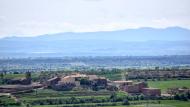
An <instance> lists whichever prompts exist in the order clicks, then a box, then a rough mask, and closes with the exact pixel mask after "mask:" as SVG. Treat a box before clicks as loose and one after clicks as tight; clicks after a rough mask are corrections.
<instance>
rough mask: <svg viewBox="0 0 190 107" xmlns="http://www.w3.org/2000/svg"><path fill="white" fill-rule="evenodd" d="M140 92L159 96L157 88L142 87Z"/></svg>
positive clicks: (159, 91)
mask: <svg viewBox="0 0 190 107" xmlns="http://www.w3.org/2000/svg"><path fill="white" fill-rule="evenodd" d="M142 93H143V94H144V95H146V96H161V90H160V89H159V88H143V89H142Z"/></svg>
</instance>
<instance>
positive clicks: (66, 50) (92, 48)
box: [0, 27, 190, 58]
mask: <svg viewBox="0 0 190 107" xmlns="http://www.w3.org/2000/svg"><path fill="white" fill-rule="evenodd" d="M159 55H190V30H188V29H184V28H180V27H169V28H165V29H154V28H139V29H127V30H120V31H101V32H86V33H58V34H51V35H48V34H47V35H40V36H37V37H8V38H2V39H0V57H1V58H2V57H62V56H159Z"/></svg>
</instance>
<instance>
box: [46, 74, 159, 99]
mask: <svg viewBox="0 0 190 107" xmlns="http://www.w3.org/2000/svg"><path fill="white" fill-rule="evenodd" d="M84 85H86V86H88V87H89V88H92V89H94V88H98V89H107V90H111V91H116V90H121V91H125V92H128V93H130V94H144V95H147V96H160V95H161V90H160V89H158V88H150V87H148V85H147V83H145V82H137V83H136V82H133V81H110V80H108V79H106V78H104V77H98V76H96V75H85V74H72V75H68V76H64V77H54V78H52V79H49V80H48V81H47V83H46V86H48V87H50V88H52V89H54V90H67V89H72V88H74V87H82V86H84ZM110 87H112V88H110Z"/></svg>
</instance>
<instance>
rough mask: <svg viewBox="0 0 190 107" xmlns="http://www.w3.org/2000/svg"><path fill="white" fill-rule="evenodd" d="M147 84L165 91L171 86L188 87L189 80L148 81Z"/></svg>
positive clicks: (189, 86) (189, 85)
mask: <svg viewBox="0 0 190 107" xmlns="http://www.w3.org/2000/svg"><path fill="white" fill-rule="evenodd" d="M148 85H149V86H150V87H154V88H160V89H161V90H162V92H165V91H166V90H167V89H168V88H172V87H188V88H190V80H167V81H148Z"/></svg>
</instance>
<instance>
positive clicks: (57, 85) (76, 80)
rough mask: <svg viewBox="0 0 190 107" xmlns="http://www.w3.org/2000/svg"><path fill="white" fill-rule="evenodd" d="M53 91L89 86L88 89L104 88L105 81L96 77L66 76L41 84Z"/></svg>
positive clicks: (83, 75)
mask: <svg viewBox="0 0 190 107" xmlns="http://www.w3.org/2000/svg"><path fill="white" fill-rule="evenodd" d="M43 84H44V85H45V86H47V87H50V88H52V89H54V90H71V89H73V88H74V87H80V86H84V85H86V86H89V87H90V88H105V87H106V86H107V79H106V78H104V77H98V76H96V75H85V74H71V75H68V76H61V77H54V78H52V79H49V80H47V82H45V83H43Z"/></svg>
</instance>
